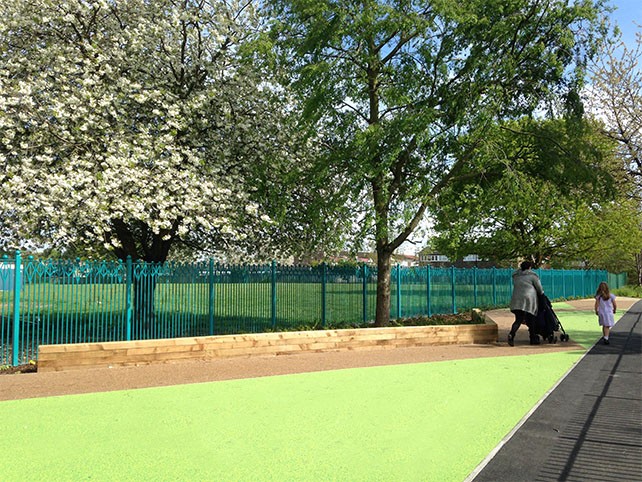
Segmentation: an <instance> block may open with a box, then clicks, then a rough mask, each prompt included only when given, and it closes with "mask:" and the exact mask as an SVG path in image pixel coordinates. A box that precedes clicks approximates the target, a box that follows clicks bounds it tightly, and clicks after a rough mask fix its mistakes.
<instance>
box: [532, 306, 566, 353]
mask: <svg viewBox="0 0 642 482" xmlns="http://www.w3.org/2000/svg"><path fill="white" fill-rule="evenodd" d="M537 305H538V306H537V316H536V317H535V326H534V327H533V334H534V335H539V336H541V337H542V338H544V339H545V340H548V342H549V343H556V342H557V337H556V336H555V332H556V331H560V330H561V331H562V334H561V335H560V340H561V341H568V340H569V336H568V335H567V334H566V332H565V331H564V327H563V326H562V323H561V322H560V320H559V318H558V317H557V315H556V314H555V312H554V311H553V307H552V305H551V300H549V299H548V296H546V295H544V294H542V295H538V296H537Z"/></svg>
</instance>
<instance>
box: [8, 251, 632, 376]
mask: <svg viewBox="0 0 642 482" xmlns="http://www.w3.org/2000/svg"><path fill="white" fill-rule="evenodd" d="M538 273H539V275H540V278H541V280H542V285H543V286H544V290H545V291H546V293H547V294H548V296H549V298H551V299H561V298H571V297H587V296H593V294H594V293H595V289H596V288H597V285H598V284H599V282H600V281H608V283H609V285H610V286H611V287H613V288H617V287H620V286H623V285H624V284H625V283H626V275H625V274H619V275H613V274H611V273H607V272H606V271H582V270H538ZM511 274H512V270H510V269H495V268H490V269H476V268H473V269H462V268H432V267H414V268H405V267H401V266H395V267H394V268H393V270H392V273H391V283H390V286H391V303H390V316H391V317H392V318H400V317H411V316H418V315H428V316H430V315H435V314H448V313H456V312H460V311H464V310H469V309H471V308H474V307H483V308H489V307H498V306H506V305H508V303H509V301H510V296H511V294H512V282H511ZM376 281H377V271H376V268H375V267H372V266H367V265H360V266H353V267H346V266H332V265H327V264H321V265H318V266H283V265H279V264H277V263H275V262H272V263H270V264H262V265H232V264H221V263H215V262H214V260H208V261H204V262H196V263H174V262H167V263H164V264H153V263H144V262H132V260H131V259H128V260H127V261H125V262H120V261H81V260H51V259H44V260H39V259H34V258H32V257H29V258H26V259H23V258H22V257H21V255H20V253H19V252H17V253H16V254H15V256H14V257H13V258H9V257H8V256H4V257H2V258H0V342H1V345H0V365H8V364H11V365H19V364H23V363H27V362H28V361H29V360H35V359H37V351H38V346H39V345H41V344H60V343H80V342H99V341H121V340H138V339H149V338H173V337H185V336H202V335H214V334H232V333H252V332H262V331H269V330H286V329H306V328H313V327H316V328H323V327H326V326H329V325H332V326H338V325H346V326H347V325H350V324H360V323H362V322H364V321H365V322H367V321H368V320H372V319H374V316H375V303H376Z"/></svg>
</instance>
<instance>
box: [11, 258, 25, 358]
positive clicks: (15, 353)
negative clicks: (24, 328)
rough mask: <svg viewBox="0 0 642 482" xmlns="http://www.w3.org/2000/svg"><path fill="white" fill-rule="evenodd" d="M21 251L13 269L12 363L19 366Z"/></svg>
mask: <svg viewBox="0 0 642 482" xmlns="http://www.w3.org/2000/svg"><path fill="white" fill-rule="evenodd" d="M20 264H21V258H20V251H16V259H15V264H14V265H13V266H14V270H13V346H12V348H11V349H12V356H11V364H12V365H13V366H17V365H18V363H19V355H20V288H21V286H20V285H21V284H22V283H21V281H22V280H21V278H22V276H21V273H20Z"/></svg>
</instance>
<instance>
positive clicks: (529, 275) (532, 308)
mask: <svg viewBox="0 0 642 482" xmlns="http://www.w3.org/2000/svg"><path fill="white" fill-rule="evenodd" d="M543 293H544V289H543V288H542V283H540V281H539V276H537V273H535V272H534V271H531V270H530V269H527V270H525V271H522V270H519V269H518V270H517V271H515V272H514V273H513V296H512V297H511V300H510V309H511V311H513V310H522V311H525V312H526V313H530V314H531V315H537V295H538V294H540V295H541V294H543Z"/></svg>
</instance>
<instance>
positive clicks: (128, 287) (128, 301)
mask: <svg viewBox="0 0 642 482" xmlns="http://www.w3.org/2000/svg"><path fill="white" fill-rule="evenodd" d="M125 268H126V270H127V277H126V284H125V306H126V309H127V313H126V315H125V316H126V319H125V324H126V335H125V339H126V340H127V341H130V340H131V339H132V308H133V307H132V279H133V277H134V270H133V266H132V257H131V256H129V255H128V256H127V260H126V262H125Z"/></svg>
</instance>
